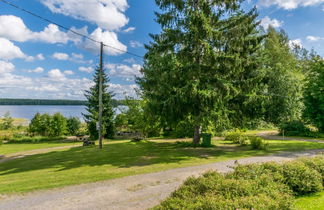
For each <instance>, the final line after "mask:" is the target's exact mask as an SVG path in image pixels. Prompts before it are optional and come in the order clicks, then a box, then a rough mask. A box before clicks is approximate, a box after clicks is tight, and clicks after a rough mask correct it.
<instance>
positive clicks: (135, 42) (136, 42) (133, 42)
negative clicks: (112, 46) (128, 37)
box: [129, 40, 143, 48]
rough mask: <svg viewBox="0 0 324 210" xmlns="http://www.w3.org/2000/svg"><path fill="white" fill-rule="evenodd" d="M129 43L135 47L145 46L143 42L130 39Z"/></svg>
mask: <svg viewBox="0 0 324 210" xmlns="http://www.w3.org/2000/svg"><path fill="white" fill-rule="evenodd" d="M129 45H130V46H131V47H133V48H138V47H143V44H142V43H140V42H138V41H134V40H132V41H130V42H129Z"/></svg>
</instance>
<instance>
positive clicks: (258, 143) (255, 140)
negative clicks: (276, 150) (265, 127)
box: [249, 136, 269, 150]
mask: <svg viewBox="0 0 324 210" xmlns="http://www.w3.org/2000/svg"><path fill="white" fill-rule="evenodd" d="M249 141H250V145H251V147H252V149H257V150H266V149H267V148H268V146H269V144H267V143H266V142H265V140H264V139H262V138H260V137H258V136H249Z"/></svg>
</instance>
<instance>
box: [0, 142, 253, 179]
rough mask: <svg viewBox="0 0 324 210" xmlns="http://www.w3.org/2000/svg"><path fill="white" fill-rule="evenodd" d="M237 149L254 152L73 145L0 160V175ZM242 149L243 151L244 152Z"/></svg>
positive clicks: (218, 151) (219, 151)
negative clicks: (72, 146) (0, 161)
mask: <svg viewBox="0 0 324 210" xmlns="http://www.w3.org/2000/svg"><path fill="white" fill-rule="evenodd" d="M237 152H239V153H240V152H241V153H243V154H244V155H251V154H256V155H258V154H257V152H255V151H248V148H244V147H236V148H235V149H233V147H230V148H228V149H227V147H226V146H223V147H220V148H219V147H211V148H190V147H182V146H180V147H179V145H177V144H175V143H165V142H163V143H160V142H150V141H148V142H139V143H131V142H127V143H120V144H109V145H105V146H104V148H103V149H102V150H99V149H98V148H97V147H89V148H84V147H74V148H70V149H68V150H64V151H54V152H49V153H45V154H37V155H31V156H27V157H23V158H20V159H16V160H11V161H8V162H5V163H2V164H0V176H1V175H7V174H13V173H20V172H27V171H33V170H42V169H50V168H51V169H54V170H55V169H56V171H63V170H69V169H73V168H79V167H83V166H91V167H96V166H102V165H111V166H115V167H117V168H129V167H134V166H138V167H140V166H147V165H154V164H161V163H162V164H169V163H178V162H180V161H185V160H190V159H193V158H197V161H199V159H208V158H210V157H213V158H215V157H216V158H217V157H222V158H235V157H236V156H237V155H238V154H237ZM245 153H246V154H245Z"/></svg>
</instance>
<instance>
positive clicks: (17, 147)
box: [0, 142, 81, 155]
mask: <svg viewBox="0 0 324 210" xmlns="http://www.w3.org/2000/svg"><path fill="white" fill-rule="evenodd" d="M72 145H81V143H79V142H71V143H60V142H53V143H51V142H45V143H35V144H33V143H22V144H2V145H1V146H0V155H10V154H13V153H18V152H24V151H30V150H36V149H46V148H53V147H63V146H72Z"/></svg>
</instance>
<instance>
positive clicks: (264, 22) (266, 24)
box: [261, 16, 283, 30]
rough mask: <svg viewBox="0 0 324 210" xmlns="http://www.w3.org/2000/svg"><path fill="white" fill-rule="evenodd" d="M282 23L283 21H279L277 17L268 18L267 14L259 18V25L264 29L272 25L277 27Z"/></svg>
mask: <svg viewBox="0 0 324 210" xmlns="http://www.w3.org/2000/svg"><path fill="white" fill-rule="evenodd" d="M282 24H283V21H279V20H277V19H271V18H269V16H265V17H264V18H263V19H262V20H261V26H262V27H263V28H264V29H266V30H267V29H268V28H269V26H272V27H274V28H278V27H281V26H282Z"/></svg>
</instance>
